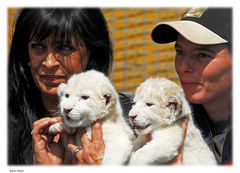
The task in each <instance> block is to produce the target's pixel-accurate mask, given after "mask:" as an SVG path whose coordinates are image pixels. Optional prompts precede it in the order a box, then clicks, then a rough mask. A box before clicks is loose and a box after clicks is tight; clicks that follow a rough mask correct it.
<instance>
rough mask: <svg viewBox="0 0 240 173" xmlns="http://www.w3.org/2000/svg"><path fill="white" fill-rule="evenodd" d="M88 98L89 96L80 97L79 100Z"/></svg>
mask: <svg viewBox="0 0 240 173" xmlns="http://www.w3.org/2000/svg"><path fill="white" fill-rule="evenodd" d="M88 98H89V96H81V99H83V100H87V99H88Z"/></svg>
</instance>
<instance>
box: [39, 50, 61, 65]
mask: <svg viewBox="0 0 240 173" xmlns="http://www.w3.org/2000/svg"><path fill="white" fill-rule="evenodd" d="M43 65H44V66H45V67H47V68H53V67H56V66H59V61H58V60H57V54H56V53H54V52H49V53H48V55H47V57H46V59H45V60H44V61H43Z"/></svg>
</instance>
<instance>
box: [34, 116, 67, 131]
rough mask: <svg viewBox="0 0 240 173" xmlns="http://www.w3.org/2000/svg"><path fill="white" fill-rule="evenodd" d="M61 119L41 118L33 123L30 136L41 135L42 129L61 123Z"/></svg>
mask: <svg viewBox="0 0 240 173" xmlns="http://www.w3.org/2000/svg"><path fill="white" fill-rule="evenodd" d="M62 121H63V117H54V118H42V119H40V120H38V121H35V122H34V124H33V130H32V132H31V133H32V135H33V136H35V135H36V134H40V133H42V131H43V130H44V129H46V128H47V127H49V126H50V125H52V124H55V123H57V122H62Z"/></svg>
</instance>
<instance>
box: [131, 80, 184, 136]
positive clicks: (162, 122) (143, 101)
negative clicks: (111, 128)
mask: <svg viewBox="0 0 240 173" xmlns="http://www.w3.org/2000/svg"><path fill="white" fill-rule="evenodd" d="M165 83H166V81H165V79H164V80H163V81H162V79H161V80H159V79H158V78H157V79H151V80H147V81H145V82H144V83H143V84H141V85H140V86H139V87H138V88H137V90H136V93H135V97H134V105H133V107H132V109H131V110H130V112H129V121H130V123H131V125H132V126H133V128H134V130H135V132H136V133H137V134H145V135H146V134H150V133H151V132H152V131H153V130H155V129H156V128H161V127H163V126H167V125H170V124H172V123H173V122H174V121H175V120H176V119H177V118H178V116H179V115H180V114H181V112H182V102H181V100H180V98H179V93H181V89H180V88H179V91H178V88H176V87H175V85H174V87H172V86H171V85H170V86H169V85H167V86H165ZM168 84H169V83H168ZM170 84H171V83H170ZM168 87H170V88H168Z"/></svg>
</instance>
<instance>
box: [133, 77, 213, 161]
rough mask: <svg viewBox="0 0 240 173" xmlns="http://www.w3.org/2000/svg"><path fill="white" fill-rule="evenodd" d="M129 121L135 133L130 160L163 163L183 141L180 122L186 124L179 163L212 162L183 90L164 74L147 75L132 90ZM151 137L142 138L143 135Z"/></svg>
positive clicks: (174, 154) (170, 157)
mask: <svg viewBox="0 0 240 173" xmlns="http://www.w3.org/2000/svg"><path fill="white" fill-rule="evenodd" d="M134 102H135V104H134V105H133V107H132V109H131V110H130V112H129V119H130V123H131V125H132V126H133V128H134V130H135V132H136V133H137V134H138V135H139V136H138V138H137V139H136V140H135V143H134V150H135V152H134V153H133V154H132V156H131V159H130V164H164V163H168V162H169V161H171V160H173V159H174V158H175V157H176V156H177V155H178V152H179V148H180V146H181V143H182V141H183V130H182V127H181V124H182V122H183V119H184V118H185V117H187V118H188V119H189V121H188V127H187V132H186V138H185V141H184V146H183V164H195V165H203V164H209V165H210V164H216V160H215V157H214V155H213V153H212V152H211V150H210V149H209V147H208V145H207V144H206V143H205V142H204V140H203V138H202V136H201V133H200V131H199V130H198V129H197V128H196V127H195V125H194V123H193V120H192V116H191V109H190V106H189V104H188V102H187V101H186V99H185V96H184V93H183V90H182V88H181V87H179V86H178V85H177V84H176V83H174V82H172V81H170V80H168V79H166V78H150V79H148V80H146V81H145V82H144V83H142V84H141V85H140V86H139V87H138V88H137V90H136V93H135V96H134ZM149 134H150V135H151V137H152V140H151V141H150V142H147V143H146V142H145V140H144V136H145V135H149Z"/></svg>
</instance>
